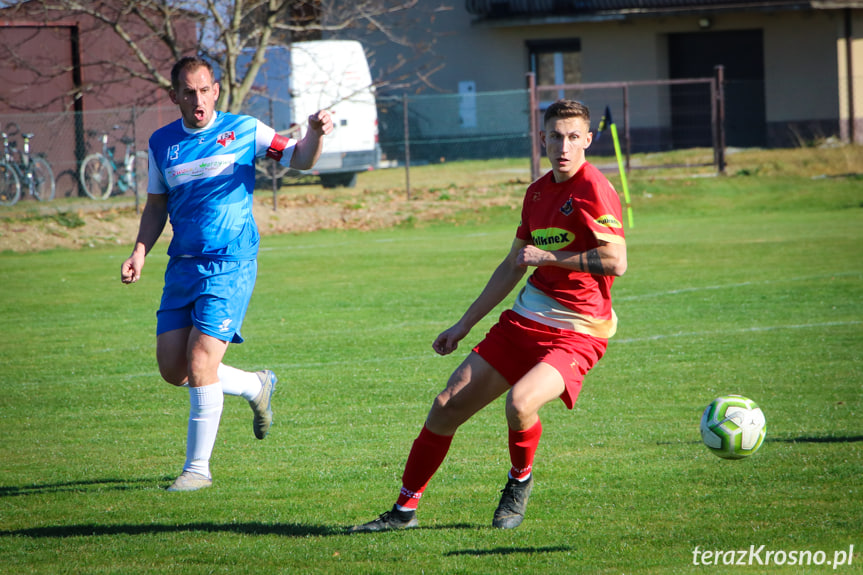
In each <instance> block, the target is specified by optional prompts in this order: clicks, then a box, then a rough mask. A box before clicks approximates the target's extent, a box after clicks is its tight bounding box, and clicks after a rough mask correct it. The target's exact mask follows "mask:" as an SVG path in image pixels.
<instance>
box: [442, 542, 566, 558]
mask: <svg viewBox="0 0 863 575" xmlns="http://www.w3.org/2000/svg"><path fill="white" fill-rule="evenodd" d="M572 549H573V548H572V547H565V546H563V545H558V546H556V547H496V548H494V549H462V550H460V551H450V552H449V553H444V555H445V556H447V557H453V556H457V555H474V556H477V557H481V556H484V555H516V554H520V553H524V554H526V555H533V554H534V553H560V552H562V551H572Z"/></svg>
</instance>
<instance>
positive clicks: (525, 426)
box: [348, 100, 626, 533]
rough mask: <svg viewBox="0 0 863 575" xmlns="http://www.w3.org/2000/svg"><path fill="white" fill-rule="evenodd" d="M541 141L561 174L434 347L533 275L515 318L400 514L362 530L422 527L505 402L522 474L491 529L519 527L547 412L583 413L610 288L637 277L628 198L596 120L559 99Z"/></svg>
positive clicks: (535, 188)
mask: <svg viewBox="0 0 863 575" xmlns="http://www.w3.org/2000/svg"><path fill="white" fill-rule="evenodd" d="M540 137H541V140H542V142H543V145H544V146H545V149H546V154H547V156H548V159H549V160H550V161H551V167H552V169H551V172H549V173H547V174H545V175H544V176H542V177H541V178H539V179H538V180H537V181H535V182H533V183H532V184H531V185H530V186H529V187H528V188H527V193H526V194H525V197H524V201H523V205H522V212H521V222H520V224H519V226H518V228H517V229H516V234H515V239H514V240H513V243H512V247H511V248H510V251H509V253H508V254H507V256H506V258H504V260H503V262H501V263H500V265H498V267H497V269H495V271H494V273H493V274H492V276H491V278H490V279H489V281H488V283H487V284H486V286H485V288H484V289H483V290H482V292H481V293H480V295H479V297H478V298H477V299H476V300H475V301H474V302H473V303H472V304H471V305H470V307H468V309H467V311H466V312H465V313H464V315H463V316H462V317H461V319H459V320H458V321H457V322H456V323H455V325H453V326H452V327H450V328H449V329H447V330H446V331H444V332H443V333H441V334H440V335H439V336H438V337H437V339H436V340H435V341H434V344H433V345H432V347H433V348H434V350H435V351H436V352H437V353H439V354H441V355H446V354H449V353H452V352H453V351H455V349H456V348H457V347H458V343H459V342H460V341H461V340H462V339H463V338H464V337H465V336H467V334H468V333H469V332H470V330H471V328H472V327H473V326H474V325H476V324H477V322H479V321H480V320H481V319H482V318H483V317H485V316H486V315H487V314H488V313H489V312H491V310H492V309H494V308H495V306H497V305H498V304H499V303H500V302H502V301H503V299H504V298H505V297H507V295H509V293H510V292H511V291H512V290H513V289H514V288H515V286H516V285H517V284H518V283H519V281H520V280H521V278H522V277H523V276H524V274H525V272H526V271H527V269H528V268H532V269H533V273H532V274H531V276H530V278H529V279H528V281H527V283H526V284H525V287H524V288H523V289H522V290H521V292H520V293H519V295H518V297H517V298H516V300H515V303H514V305H513V307H512V309H509V310H507V311H505V312H503V313H502V314H501V316H500V319H499V321H498V323H497V324H495V325H494V326H493V327H492V328H491V330H490V331H489V332H488V334H487V335H486V337H485V339H483V340H482V341H481V342H480V343H479V344H478V345H477V346H476V347H475V348H473V350H472V351H471V353H470V354H468V356H467V358H466V359H465V360H464V362H463V363H462V364H461V365H460V366H459V367H458V368H457V369H456V370H455V371H454V372H453V374H452V375H451V376H450V379H449V381H448V382H447V385H446V388H445V389H444V390H443V391H442V392H440V394H438V396H437V397H436V398H435V400H434V403H433V404H432V407H431V410H430V411H429V414H428V417H427V419H426V421H425V425H424V426H423V428H422V430H421V431H420V434H419V436H418V437H417V439H416V440H415V441H414V443H413V446H412V448H411V451H410V454H409V455H408V459H407V463H406V464H405V470H404V474H403V475H402V488H401V492H400V493H399V495H398V498H397V500H396V503H395V505H393V508H392V509H391V510H389V511H387V512H385V513H383V514H381V515H380V516H379V517H378V518H377V519H375V520H374V521H370V522H369V523H365V524H362V525H356V526H354V527H351V528H349V529H348V531H349V532H351V533H357V532H368V531H387V530H391V529H404V528H410V527H416V526H417V525H418V522H417V519H416V508H417V504H418V503H419V500H420V497H422V494H423V492H424V491H425V488H426V486H427V485H428V482H429V481H430V480H431V478H432V476H433V475H434V473H435V472H436V471H437V469H438V468H439V467H440V465H441V463H443V460H444V458H445V457H446V454H447V452H448V451H449V447H450V443H451V442H452V438H453V435H454V434H455V432H456V430H457V429H458V428H459V426H460V425H461V424H462V423H464V422H466V421H467V420H468V419H470V417H471V416H473V415H474V414H475V413H477V412H478V411H479V410H480V409H482V408H483V407H485V406H486V405H488V404H489V403H491V402H492V401H493V400H494V399H496V398H498V397H500V396H501V395H503V394H506V420H507V424H508V427H509V453H510V460H511V467H510V470H509V474H508V480H507V483H506V486H505V487H504V489H503V490H502V496H501V499H500V503H499V505H498V507H497V510H496V511H495V513H494V519H493V521H492V525H493V526H494V527H498V528H501V529H513V528H515V527H518V526H519V525H520V524H521V522H522V520H523V519H524V512H525V509H526V507H527V502H528V498H529V497H530V492H531V489H532V487H533V473H532V470H533V461H534V454H535V453H536V449H537V446H538V444H539V440H540V437H541V435H542V424H541V422H540V418H539V409H540V408H541V407H542V406H543V405H545V404H546V403H549V402H550V401H553V400H554V399H556V398H558V397H559V398H561V399H562V400H563V402H564V404H566V406H567V407H568V408H570V409H572V407H573V405H574V403H575V400H576V398H577V397H578V393H579V391H580V390H581V384H582V380H583V379H584V375H585V374H586V373H587V371H588V370H589V369H590V368H592V367H593V366H594V365H595V364H596V362H597V361H598V360H599V358H600V357H602V355H603V353H604V352H605V349H606V346H607V343H608V338H610V337H611V336H612V335H614V332H615V331H616V328H617V316H616V315H615V313H614V311H613V310H612V308H611V285H612V283H613V281H614V278H615V277H616V276H620V275H622V274H623V273H624V272H625V271H626V241H625V239H624V234H623V226H622V224H621V221H622V214H621V207H620V199H619V198H618V195H617V192H616V191H615V190H614V188H613V187H612V185H611V184H610V183H609V182H608V180H607V179H606V178H605V176H603V175H602V174H601V173H600V171H599V170H598V169H596V168H595V167H594V166H592V165H591V164H590V163H588V162H587V160H586V159H585V150H587V148H588V146H590V143H591V141H592V138H593V135H592V133H591V132H590V111H589V110H588V108H587V106H585V105H584V104H582V103H580V102H577V101H573V100H559V101H557V102H555V103H553V104H552V105H551V106H549V108H548V109H547V110H546V112H545V117H544V121H543V130H542V132H541V133H540Z"/></svg>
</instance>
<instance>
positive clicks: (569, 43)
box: [527, 38, 581, 108]
mask: <svg viewBox="0 0 863 575" xmlns="http://www.w3.org/2000/svg"><path fill="white" fill-rule="evenodd" d="M527 49H528V53H529V54H530V71H531V72H533V73H534V74H536V84H537V85H538V86H549V85H561V84H579V83H581V41H580V40H579V39H578V38H569V39H563V40H532V41H528V42H527ZM539 98H540V108H545V107H547V106H548V105H549V104H550V103H551V102H552V101H554V100H559V99H560V98H573V99H576V100H577V99H579V95H578V93H577V92H576V91H575V90H556V91H554V92H550V91H548V90H545V91H540V93H539Z"/></svg>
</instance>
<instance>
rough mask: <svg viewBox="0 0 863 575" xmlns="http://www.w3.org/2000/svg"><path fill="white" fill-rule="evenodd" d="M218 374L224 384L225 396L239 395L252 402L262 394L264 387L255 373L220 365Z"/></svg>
mask: <svg viewBox="0 0 863 575" xmlns="http://www.w3.org/2000/svg"><path fill="white" fill-rule="evenodd" d="M216 373H217V374H218V376H219V381H220V382H221V383H222V392H223V393H224V394H225V395H239V396H240V397H242V398H243V399H245V400H246V401H252V400H253V399H255V398H256V397H258V394H259V393H261V388H262V387H263V385H262V384H261V380H260V378H259V377H258V374H257V373H255V372H252V371H243V370H242V369H237V368H236V367H231V366H230V365H225V364H224V363H220V364H219V370H218V371H217V372H216Z"/></svg>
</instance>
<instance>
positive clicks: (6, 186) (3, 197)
mask: <svg viewBox="0 0 863 575" xmlns="http://www.w3.org/2000/svg"><path fill="white" fill-rule="evenodd" d="M20 131H21V130H20V128H19V127H18V124H16V123H15V122H11V123H9V124H7V125H6V128H5V130H3V132H0V135H2V138H3V156H2V157H0V205H4V206H13V205H15V203H17V202H18V200H19V199H21V182H22V181H23V182H24V185H25V186H26V190H27V193H28V194H29V195H31V196H33V197H35V198H36V199H37V200H39V201H40V202H49V201H51V200H53V199H54V192H55V191H56V187H57V184H56V182H55V181H54V171H53V170H52V169H51V164H49V163H48V160H46V159H45V158H43V157H41V156H33V155H31V154H30V140H32V139H33V134H30V133H27V134H21V139H22V140H23V146H22V148H23V150H21V151H20V152H18V149H17V146H16V145H15V142H10V141H9V138H11V137H12V136H15V135H17V134H19V133H20ZM15 152H18V159H17V161H16V159H15Z"/></svg>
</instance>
